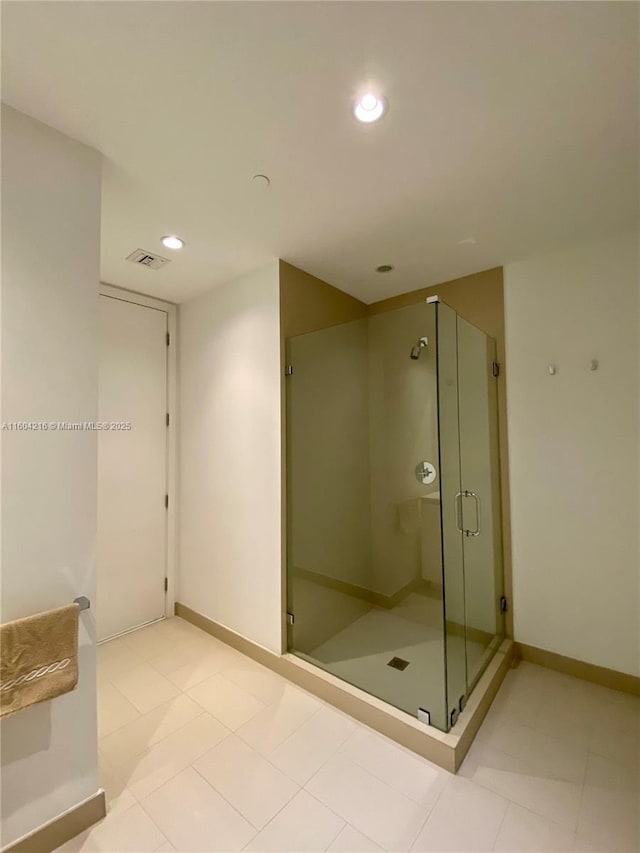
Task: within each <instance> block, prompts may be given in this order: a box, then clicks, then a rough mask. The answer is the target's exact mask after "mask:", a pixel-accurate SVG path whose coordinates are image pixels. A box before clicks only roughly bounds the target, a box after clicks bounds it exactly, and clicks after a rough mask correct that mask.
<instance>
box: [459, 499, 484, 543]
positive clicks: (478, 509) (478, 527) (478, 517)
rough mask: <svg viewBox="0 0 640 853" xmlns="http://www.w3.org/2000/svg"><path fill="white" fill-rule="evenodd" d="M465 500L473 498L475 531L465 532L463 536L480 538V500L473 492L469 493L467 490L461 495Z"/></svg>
mask: <svg viewBox="0 0 640 853" xmlns="http://www.w3.org/2000/svg"><path fill="white" fill-rule="evenodd" d="M462 494H463V495H464V496H465V498H473V499H474V501H475V502H476V529H475V530H465V531H464V535H465V536H480V498H479V497H478V495H476V493H475V492H470V491H468V490H467V489H465V490H464V492H463V493H462Z"/></svg>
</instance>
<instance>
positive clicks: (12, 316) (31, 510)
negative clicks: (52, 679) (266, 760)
mask: <svg viewBox="0 0 640 853" xmlns="http://www.w3.org/2000/svg"><path fill="white" fill-rule="evenodd" d="M99 239H100V158H99V155H98V154H97V153H96V152H95V151H93V150H92V149H89V148H86V147H85V146H83V145H80V144H79V143H77V142H74V141H72V140H71V139H68V138H67V137H65V136H63V135H62V134H59V133H57V132H55V131H53V130H51V129H50V128H48V127H45V125H43V124H40V123H39V122H36V121H34V120H32V119H30V118H27V117H26V116H24V115H22V114H20V113H17V112H16V111H14V110H11V109H9V108H5V107H4V106H3V108H2V421H3V422H11V421H84V420H95V419H96V416H97V404H98V394H97V392H98V370H97V366H98V350H97V346H98V343H97V342H98V336H97V319H98V314H97V312H98V277H99V271H98V264H99ZM1 438H2V510H3V514H2V609H1V619H2V621H3V622H5V621H9V620H12V619H16V618H19V617H21V616H28V615H31V614H33V613H36V612H38V611H41V610H45V609H48V608H52V607H57V606H60V605H62V604H67V603H70V602H71V601H72V600H73V599H74V598H75V597H76V596H77V595H87V596H89V597H90V598H94V595H95V564H94V560H95V537H96V468H97V444H96V434H95V433H92V432H75V431H74V432H33V431H27V432H9V431H3V432H2V433H1ZM81 623H82V624H81V631H80V681H79V686H78V688H77V690H75V691H74V692H72V693H69V694H67V695H65V696H62V697H60V698H57V699H54V700H53V701H51V702H45V703H42V704H40V705H36V706H33V707H32V708H29V709H27V710H25V711H23V712H21V713H19V714H17V715H16V716H14V717H10V718H8V719H5V720H3V721H2V723H1V724H0V736H1V742H2V843H3V844H4V845H7V844H9V843H10V842H12V841H14V840H15V839H17V838H19V837H21V836H22V835H24V834H26V833H29V832H31V831H32V830H34V829H36V828H38V827H39V826H40V825H41V824H42V823H44V822H46V821H48V820H51V819H52V818H54V817H56V816H57V815H58V814H60V813H61V812H63V811H65V810H66V809H69V808H71V807H73V806H75V805H76V804H78V803H79V802H80V801H82V800H84V799H85V798H87V797H89V796H91V795H93V794H95V792H96V791H97V788H98V780H97V743H96V693H95V625H94V619H93V614H92V613H91V612H89V613H85V614H83V615H82V616H81Z"/></svg>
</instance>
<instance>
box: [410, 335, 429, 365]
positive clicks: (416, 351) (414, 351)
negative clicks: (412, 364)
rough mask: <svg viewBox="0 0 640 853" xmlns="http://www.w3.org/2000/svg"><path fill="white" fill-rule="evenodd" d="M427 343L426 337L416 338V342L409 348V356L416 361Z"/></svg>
mask: <svg viewBox="0 0 640 853" xmlns="http://www.w3.org/2000/svg"><path fill="white" fill-rule="evenodd" d="M428 343H429V339H428V338H418V342H417V344H416V345H415V346H414V347H412V348H411V358H412V359H413V360H414V361H417V360H418V359H419V358H420V353H421V352H422V350H423V349H424V348H425V347H426V346H427V344H428Z"/></svg>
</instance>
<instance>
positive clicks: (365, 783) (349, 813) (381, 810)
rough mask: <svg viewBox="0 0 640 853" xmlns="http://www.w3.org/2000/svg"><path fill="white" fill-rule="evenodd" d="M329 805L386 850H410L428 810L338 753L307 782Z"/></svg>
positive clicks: (321, 799) (315, 794)
mask: <svg viewBox="0 0 640 853" xmlns="http://www.w3.org/2000/svg"><path fill="white" fill-rule="evenodd" d="M306 788H307V790H308V791H309V792H310V793H311V794H313V795H314V796H315V797H317V798H318V799H319V800H320V801H321V802H322V803H324V804H325V805H326V806H327V807H328V808H330V809H331V810H332V811H334V812H335V813H336V814H338V815H340V817H342V818H344V820H345V821H347V822H348V823H350V824H351V825H352V826H354V827H355V828H356V829H358V830H359V831H360V832H362V833H363V834H364V835H366V836H367V838H370V839H371V840H372V841H375V842H376V844H379V845H380V846H381V847H383V848H384V849H386V850H408V849H409V846H410V845H411V843H412V842H413V840H414V839H415V838H416V836H417V834H418V832H419V831H420V828H421V827H422V825H423V823H424V821H425V819H426V817H427V815H428V813H429V812H428V810H427V809H424V808H422V807H421V806H419V805H418V804H417V803H415V802H414V801H413V800H410V799H409V798H408V797H405V796H404V795H403V794H401V793H400V792H399V791H396V790H395V789H394V788H391V787H390V786H389V785H386V784H385V783H384V782H383V781H382V780H380V779H377V778H376V777H375V776H372V775H371V773H368V772H367V771H366V770H364V769H363V768H362V767H359V766H358V765H357V764H354V763H353V762H351V761H348V760H346V759H344V758H340V757H338V756H336V757H335V758H332V759H331V760H330V761H329V762H328V763H327V764H325V765H324V767H322V768H321V770H319V771H318V773H316V775H315V776H314V777H313V778H312V779H311V781H310V782H308V783H307V785H306Z"/></svg>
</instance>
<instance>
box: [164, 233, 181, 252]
mask: <svg viewBox="0 0 640 853" xmlns="http://www.w3.org/2000/svg"><path fill="white" fill-rule="evenodd" d="M161 243H162V245H163V246H166V247H167V249H181V248H182V247H183V246H184V240H183V239H182V238H181V237H176V235H175V234H165V236H164V237H163V238H162V240H161Z"/></svg>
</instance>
